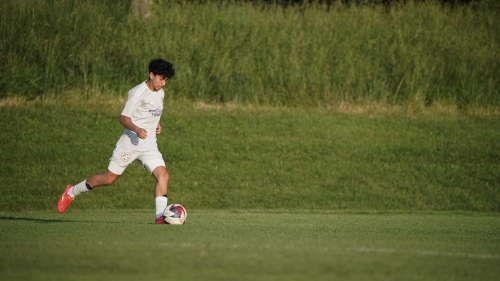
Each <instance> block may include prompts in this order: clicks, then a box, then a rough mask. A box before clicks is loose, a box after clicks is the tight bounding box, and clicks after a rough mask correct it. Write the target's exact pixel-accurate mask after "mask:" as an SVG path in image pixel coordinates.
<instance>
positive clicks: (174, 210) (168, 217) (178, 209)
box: [163, 204, 187, 224]
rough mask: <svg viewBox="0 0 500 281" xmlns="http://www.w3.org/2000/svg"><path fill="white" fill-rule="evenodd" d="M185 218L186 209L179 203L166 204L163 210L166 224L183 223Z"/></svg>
mask: <svg viewBox="0 0 500 281" xmlns="http://www.w3.org/2000/svg"><path fill="white" fill-rule="evenodd" d="M186 218H187V212H186V209H185V208H184V207H182V206H181V205H179V204H171V205H168V206H167V208H165V211H163V219H164V220H165V223H166V224H185V223H186Z"/></svg>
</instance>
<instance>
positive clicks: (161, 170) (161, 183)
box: [152, 166, 170, 224]
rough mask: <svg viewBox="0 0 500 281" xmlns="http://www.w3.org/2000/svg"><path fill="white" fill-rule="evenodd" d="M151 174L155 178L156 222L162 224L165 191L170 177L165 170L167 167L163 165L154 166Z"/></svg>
mask: <svg viewBox="0 0 500 281" xmlns="http://www.w3.org/2000/svg"><path fill="white" fill-rule="evenodd" d="M152 175H153V176H154V177H155V179H156V184H155V205H156V218H155V223H156V224H163V223H164V221H163V211H164V210H165V208H166V207H167V202H168V198H167V191H168V181H169V179H170V175H169V174H168V172H167V168H165V167H164V166H158V167H156V168H155V169H154V170H153V172H152Z"/></svg>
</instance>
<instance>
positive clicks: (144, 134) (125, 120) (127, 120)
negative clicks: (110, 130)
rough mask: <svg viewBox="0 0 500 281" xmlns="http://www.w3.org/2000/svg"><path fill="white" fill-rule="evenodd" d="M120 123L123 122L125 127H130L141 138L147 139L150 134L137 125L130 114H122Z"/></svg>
mask: <svg viewBox="0 0 500 281" xmlns="http://www.w3.org/2000/svg"><path fill="white" fill-rule="evenodd" d="M120 124H122V125H123V127H125V128H127V129H129V130H130V131H132V132H134V133H136V134H137V136H138V137H139V138H140V139H145V138H146V137H147V136H148V131H146V130H145V129H143V128H139V127H138V126H136V125H135V124H134V123H133V122H132V119H130V117H128V116H125V115H120Z"/></svg>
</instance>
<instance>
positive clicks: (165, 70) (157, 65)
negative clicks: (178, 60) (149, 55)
mask: <svg viewBox="0 0 500 281" xmlns="http://www.w3.org/2000/svg"><path fill="white" fill-rule="evenodd" d="M149 72H152V73H153V74H154V75H160V76H161V77H163V78H168V79H172V77H174V75H175V69H174V67H173V66H172V63H170V62H168V61H166V60H164V59H161V58H158V59H154V60H152V61H151V62H150V63H149Z"/></svg>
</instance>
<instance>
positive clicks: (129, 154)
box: [57, 59, 175, 224]
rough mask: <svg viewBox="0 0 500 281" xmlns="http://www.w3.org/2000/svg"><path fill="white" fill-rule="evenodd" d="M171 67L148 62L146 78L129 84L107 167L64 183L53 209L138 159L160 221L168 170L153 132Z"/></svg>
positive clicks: (109, 180) (63, 207) (110, 178)
mask: <svg viewBox="0 0 500 281" xmlns="http://www.w3.org/2000/svg"><path fill="white" fill-rule="evenodd" d="M174 74H175V70H174V68H173V66H172V64H171V63H170V62H168V61H165V60H163V59H154V60H152V61H151V62H150V63H149V79H148V80H146V81H144V82H142V83H141V84H139V85H137V86H135V87H134V88H132V89H131V90H130V91H129V93H128V99H127V102H126V104H125V107H124V108H123V111H122V113H121V116H120V123H121V124H122V125H123V126H124V127H125V131H124V132H123V134H122V135H121V137H120V139H119V140H118V142H117V143H116V147H115V150H113V154H112V156H111V159H110V161H109V166H108V169H107V170H106V171H105V172H104V173H102V174H96V175H92V176H90V177H88V178H87V179H85V180H83V181H82V182H80V183H79V184H77V185H75V186H73V185H68V186H66V189H65V190H64V193H63V195H62V196H61V198H59V201H58V202H57V211H58V212H59V213H63V212H64V211H65V210H66V208H67V207H68V206H69V204H70V203H71V201H73V199H74V198H75V197H76V196H78V195H80V194H81V193H84V192H87V191H89V190H91V189H93V188H96V187H98V186H106V185H111V184H113V183H114V182H115V181H116V179H118V177H119V176H120V175H121V174H122V173H123V171H124V170H125V168H127V166H128V165H129V164H130V163H132V162H133V161H134V160H136V159H137V160H138V161H139V162H140V163H141V164H142V165H143V166H144V168H145V169H146V170H148V171H149V172H150V173H151V174H152V175H153V176H154V177H155V179H156V185H155V191H154V193H155V204H156V220H155V223H156V224H164V221H163V210H165V208H166V207H167V185H168V180H169V174H168V172H167V168H166V166H165V161H164V160H163V157H162V154H161V153H160V151H159V150H158V145H157V143H156V135H157V134H159V133H160V132H161V126H160V117H161V113H162V111H163V97H164V96H165V92H164V91H163V87H164V86H165V84H166V82H167V80H169V79H172V77H173V76H174Z"/></svg>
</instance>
